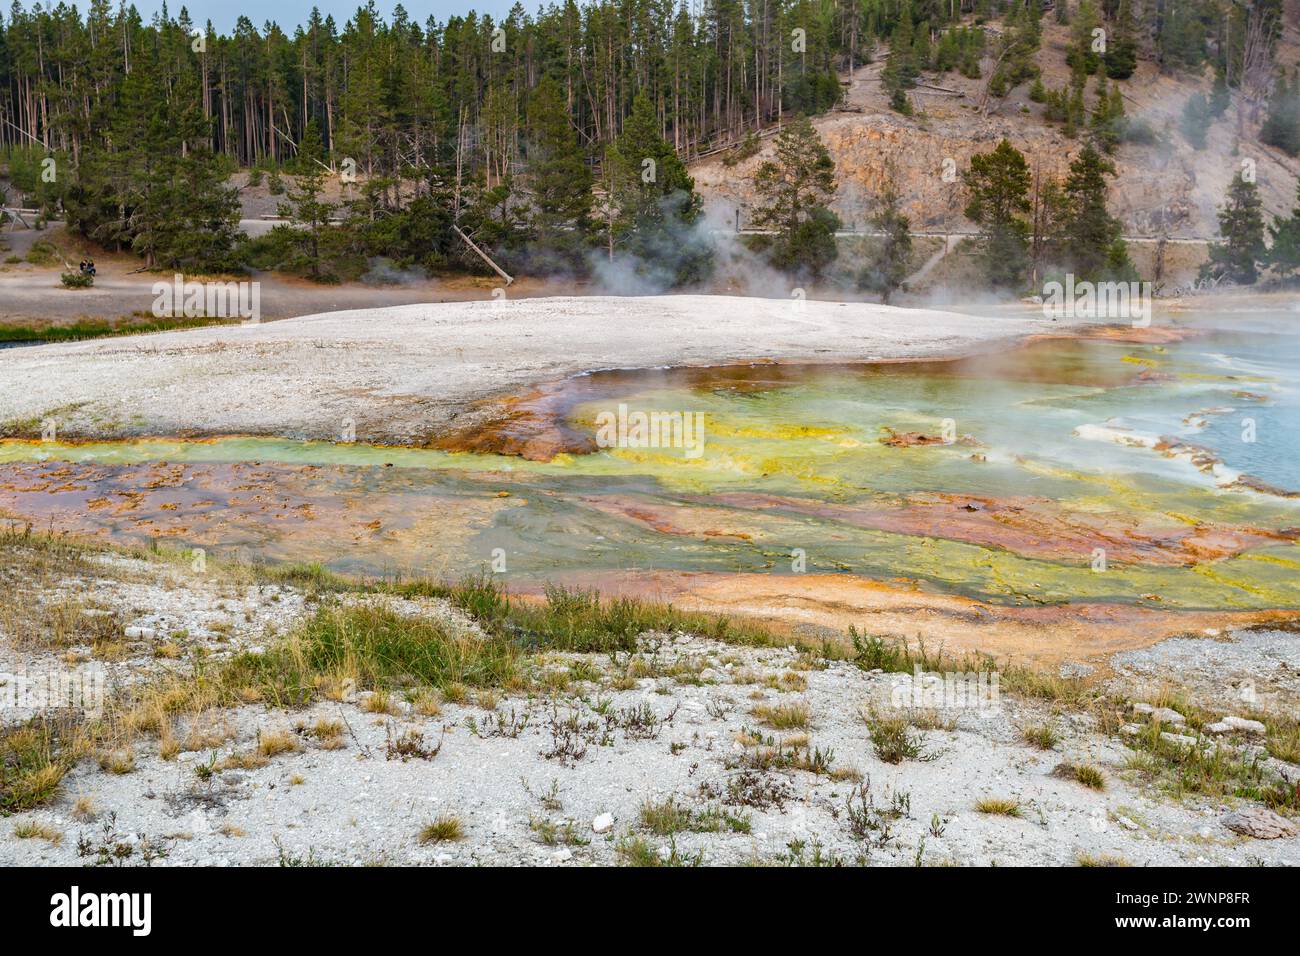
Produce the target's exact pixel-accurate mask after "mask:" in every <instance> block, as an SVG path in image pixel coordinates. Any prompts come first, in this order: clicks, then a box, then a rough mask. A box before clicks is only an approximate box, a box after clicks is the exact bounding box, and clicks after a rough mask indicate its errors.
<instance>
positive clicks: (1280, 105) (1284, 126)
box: [1259, 75, 1300, 156]
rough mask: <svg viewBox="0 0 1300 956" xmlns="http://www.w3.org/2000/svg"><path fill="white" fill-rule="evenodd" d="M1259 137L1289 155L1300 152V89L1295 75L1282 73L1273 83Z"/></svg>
mask: <svg viewBox="0 0 1300 956" xmlns="http://www.w3.org/2000/svg"><path fill="white" fill-rule="evenodd" d="M1259 138H1260V139H1261V140H1262V141H1263V142H1265V143H1268V144H1269V145H1270V146H1276V147H1277V148H1278V149H1280V150H1282V151H1283V152H1284V153H1286V154H1287V155H1288V156H1295V155H1296V154H1298V153H1300V89H1298V88H1297V82H1296V79H1295V78H1294V77H1287V76H1285V75H1282V76H1279V77H1278V78H1277V80H1276V81H1275V82H1274V83H1273V92H1272V95H1271V96H1270V97H1269V100H1268V115H1267V116H1266V117H1265V119H1264V125H1263V126H1262V127H1261V128H1260V131H1259Z"/></svg>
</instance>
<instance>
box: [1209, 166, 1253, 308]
mask: <svg viewBox="0 0 1300 956" xmlns="http://www.w3.org/2000/svg"><path fill="white" fill-rule="evenodd" d="M1219 235H1220V236H1221V237H1222V238H1223V242H1222V243H1213V244H1211V246H1210V261H1209V262H1208V263H1207V264H1206V266H1203V267H1202V268H1203V270H1204V271H1205V272H1207V273H1210V274H1217V275H1221V276H1225V277H1226V278H1228V279H1231V280H1232V281H1233V282H1236V283H1237V284H1239V285H1251V284H1253V283H1254V282H1255V280H1256V279H1258V278H1259V263H1260V262H1263V261H1264V260H1265V259H1266V250H1265V248H1264V217H1263V214H1262V212H1261V204H1260V199H1259V189H1258V187H1257V186H1256V185H1255V183H1254V182H1250V181H1248V180H1246V179H1245V178H1243V175H1242V173H1241V172H1238V173H1237V175H1236V176H1235V177H1233V180H1232V184H1231V185H1230V186H1229V187H1228V195H1227V198H1226V199H1225V200H1224V203H1223V205H1222V206H1220V207H1219Z"/></svg>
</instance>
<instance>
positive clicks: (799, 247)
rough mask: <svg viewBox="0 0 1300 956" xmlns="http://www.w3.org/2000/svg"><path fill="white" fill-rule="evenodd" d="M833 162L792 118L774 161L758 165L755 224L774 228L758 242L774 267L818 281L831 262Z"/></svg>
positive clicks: (807, 127) (806, 125)
mask: <svg viewBox="0 0 1300 956" xmlns="http://www.w3.org/2000/svg"><path fill="white" fill-rule="evenodd" d="M835 188H836V184H835V163H834V161H833V160H832V159H831V156H830V153H828V152H827V151H826V146H825V144H824V143H823V142H822V141H821V137H820V136H818V135H817V131H816V130H815V129H813V125H812V123H811V122H809V120H808V118H807V117H804V116H800V117H796V118H795V120H794V121H793V122H791V123H790V124H789V125H787V126H786V127H785V128H784V129H783V130H781V133H780V135H779V136H777V138H776V158H775V159H774V160H768V161H766V162H764V163H763V164H762V165H760V166H759V167H758V171H757V173H756V174H755V176H754V189H755V191H756V192H757V193H758V196H759V199H760V201H761V202H762V205H761V206H760V207H759V209H758V210H757V212H756V213H755V215H754V225H755V226H757V227H759V228H760V229H762V228H768V229H775V230H776V232H777V235H776V236H775V237H773V238H771V239H770V240H767V241H764V242H761V243H760V245H762V246H766V247H767V249H768V251H769V258H770V260H771V262H772V264H773V265H774V266H776V267H777V268H778V269H783V270H785V271H787V272H791V273H795V274H807V275H811V276H812V277H814V278H816V277H819V276H820V275H821V274H822V271H823V270H824V269H825V268H826V266H828V265H829V264H830V263H831V262H833V261H834V260H835V257H836V255H837V254H838V250H837V248H836V244H835V232H836V230H837V229H839V227H840V219H839V217H838V216H836V215H835V214H834V213H833V212H831V210H830V207H829V203H830V202H831V200H832V199H834V197H835Z"/></svg>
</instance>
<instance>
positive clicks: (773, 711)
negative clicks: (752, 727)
mask: <svg viewBox="0 0 1300 956" xmlns="http://www.w3.org/2000/svg"><path fill="white" fill-rule="evenodd" d="M750 714H751V715H753V717H754V719H755V720H758V721H760V722H761V723H762V724H764V725H765V726H767V727H771V728H773V729H774V730H804V729H807V728H808V727H809V726H810V725H811V724H812V713H811V712H810V711H809V709H808V705H807V704H805V703H803V702H802V701H801V702H799V703H790V704H759V705H758V706H757V707H755V708H754V709H753V710H751V711H750Z"/></svg>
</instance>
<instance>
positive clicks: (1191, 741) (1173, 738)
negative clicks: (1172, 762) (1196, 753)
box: [1160, 730, 1197, 747]
mask: <svg viewBox="0 0 1300 956" xmlns="http://www.w3.org/2000/svg"><path fill="white" fill-rule="evenodd" d="M1160 739H1161V740H1163V741H1165V742H1166V743H1171V744H1175V745H1177V746H1179V747H1195V746H1196V743H1197V741H1196V738H1195V737H1188V736H1187V735H1186V734H1171V733H1169V731H1167V730H1166V731H1163V732H1162V733H1161V734H1160Z"/></svg>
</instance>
